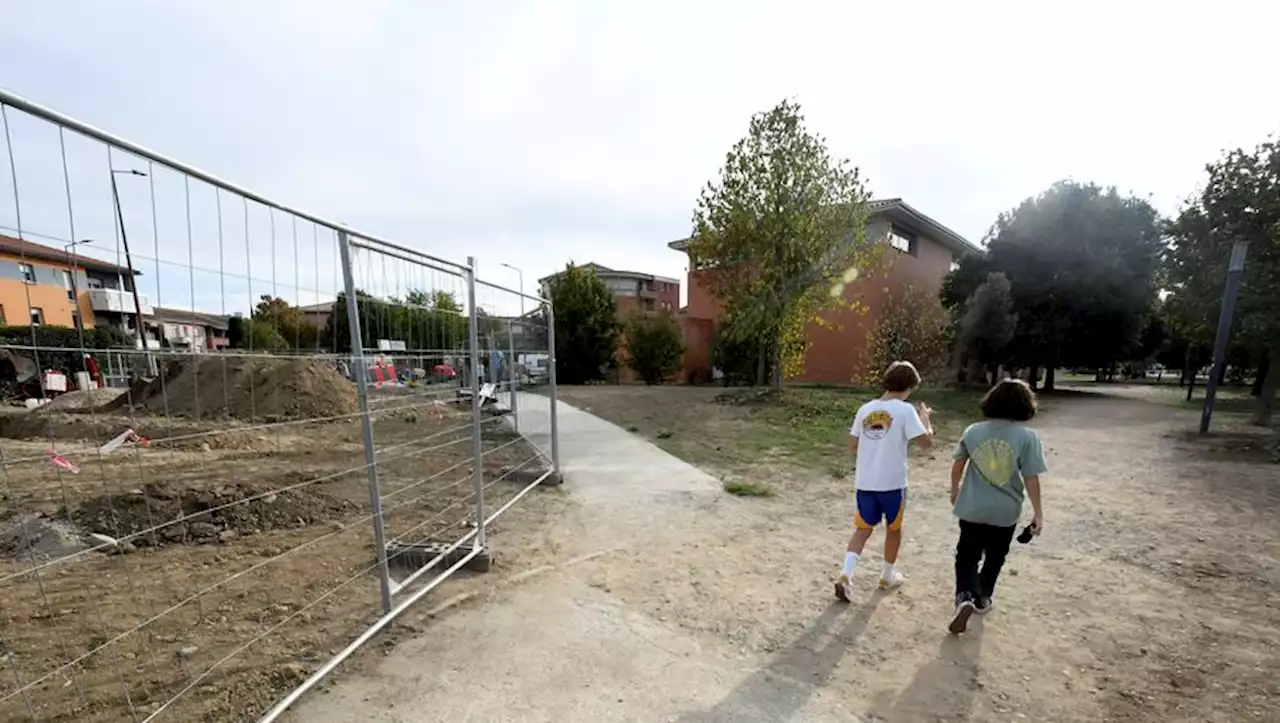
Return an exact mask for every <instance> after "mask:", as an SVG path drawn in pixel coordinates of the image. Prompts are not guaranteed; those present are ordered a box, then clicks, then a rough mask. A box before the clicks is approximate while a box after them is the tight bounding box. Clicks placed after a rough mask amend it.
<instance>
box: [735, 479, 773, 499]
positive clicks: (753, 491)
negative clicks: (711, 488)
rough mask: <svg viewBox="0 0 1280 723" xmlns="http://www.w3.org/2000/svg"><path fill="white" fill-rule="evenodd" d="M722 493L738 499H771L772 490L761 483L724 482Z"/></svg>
mask: <svg viewBox="0 0 1280 723" xmlns="http://www.w3.org/2000/svg"><path fill="white" fill-rule="evenodd" d="M724 491H725V492H728V493H729V494H731V495H737V496H738V497H772V496H773V488H772V487H770V486H769V485H766V484H764V483H762V482H746V481H742V480H734V481H729V480H725V482H724Z"/></svg>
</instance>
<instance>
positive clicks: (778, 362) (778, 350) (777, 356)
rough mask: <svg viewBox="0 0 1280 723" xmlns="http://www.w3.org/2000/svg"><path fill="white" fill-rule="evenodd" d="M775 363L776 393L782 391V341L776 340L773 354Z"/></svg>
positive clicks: (771, 355) (774, 380)
mask: <svg viewBox="0 0 1280 723" xmlns="http://www.w3.org/2000/svg"><path fill="white" fill-rule="evenodd" d="M769 356H770V357H772V362H773V369H772V372H773V388H774V390H776V391H781V390H782V339H781V338H778V339H774V341H773V349H772V353H771V354H770V355H769Z"/></svg>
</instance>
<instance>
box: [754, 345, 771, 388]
mask: <svg viewBox="0 0 1280 723" xmlns="http://www.w3.org/2000/svg"><path fill="white" fill-rule="evenodd" d="M768 352H769V347H767V346H765V345H764V344H760V345H759V348H758V349H757V350H756V386H757V387H763V386H764V369H765V355H766V354H767V353H768Z"/></svg>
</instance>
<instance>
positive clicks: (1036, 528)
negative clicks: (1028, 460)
mask: <svg viewBox="0 0 1280 723" xmlns="http://www.w3.org/2000/svg"><path fill="white" fill-rule="evenodd" d="M1023 481H1024V482H1025V483H1026V485H1027V497H1029V498H1030V499H1031V509H1032V510H1033V511H1034V512H1035V517H1033V518H1032V519H1031V533H1032V534H1035V535H1038V534H1040V531H1041V530H1042V529H1044V510H1043V509H1041V507H1040V475H1038V474H1033V475H1029V476H1027V477H1025V478H1023Z"/></svg>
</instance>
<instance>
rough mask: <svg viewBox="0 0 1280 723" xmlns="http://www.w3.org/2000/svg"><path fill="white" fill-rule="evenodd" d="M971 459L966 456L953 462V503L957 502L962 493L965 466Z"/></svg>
mask: <svg viewBox="0 0 1280 723" xmlns="http://www.w3.org/2000/svg"><path fill="white" fill-rule="evenodd" d="M968 462H969V460H968V459H965V458H961V459H957V460H953V461H952V462H951V504H953V505H954V504H955V503H956V497H958V496H959V495H960V480H961V479H963V478H964V466H965V465H966V464H968Z"/></svg>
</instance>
